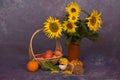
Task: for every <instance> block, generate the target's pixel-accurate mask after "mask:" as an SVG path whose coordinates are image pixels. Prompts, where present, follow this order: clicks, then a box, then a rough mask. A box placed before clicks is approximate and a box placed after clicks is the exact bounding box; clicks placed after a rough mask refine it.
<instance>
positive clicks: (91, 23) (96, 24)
mask: <svg viewBox="0 0 120 80" xmlns="http://www.w3.org/2000/svg"><path fill="white" fill-rule="evenodd" d="M100 16H101V14H99V13H98V11H96V10H93V12H92V13H91V14H90V16H89V17H88V18H86V20H88V22H87V25H88V27H89V29H90V30H92V31H94V32H95V31H97V30H98V29H99V28H100V27H101V24H102V20H101V17H100Z"/></svg>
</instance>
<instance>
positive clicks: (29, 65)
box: [27, 60, 39, 72]
mask: <svg viewBox="0 0 120 80" xmlns="http://www.w3.org/2000/svg"><path fill="white" fill-rule="evenodd" d="M38 69H39V64H38V62H37V61H33V60H31V61H29V62H28V63H27V70H28V71H30V72H36V71H37V70H38Z"/></svg>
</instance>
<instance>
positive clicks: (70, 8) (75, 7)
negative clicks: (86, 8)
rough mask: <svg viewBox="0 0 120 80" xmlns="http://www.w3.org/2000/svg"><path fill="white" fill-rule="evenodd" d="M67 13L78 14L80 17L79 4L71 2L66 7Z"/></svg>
mask: <svg viewBox="0 0 120 80" xmlns="http://www.w3.org/2000/svg"><path fill="white" fill-rule="evenodd" d="M66 12H68V13H69V14H77V15H79V14H80V12H81V8H80V6H79V4H78V3H76V2H70V3H69V4H68V5H67V7H66Z"/></svg>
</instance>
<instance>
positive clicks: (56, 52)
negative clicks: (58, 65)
mask: <svg viewBox="0 0 120 80" xmlns="http://www.w3.org/2000/svg"><path fill="white" fill-rule="evenodd" d="M54 54H55V55H56V56H61V55H62V52H61V51H60V50H56V51H55V53H54Z"/></svg>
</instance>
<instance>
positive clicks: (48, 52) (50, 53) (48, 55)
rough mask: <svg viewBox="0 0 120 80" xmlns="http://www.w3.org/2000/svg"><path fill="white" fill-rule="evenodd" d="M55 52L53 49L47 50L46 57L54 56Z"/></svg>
mask: <svg viewBox="0 0 120 80" xmlns="http://www.w3.org/2000/svg"><path fill="white" fill-rule="evenodd" d="M52 56H53V52H52V50H47V51H46V52H45V54H44V58H52Z"/></svg>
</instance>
